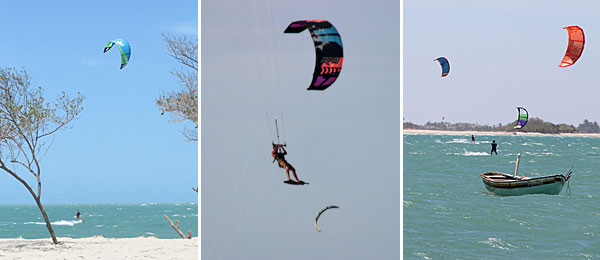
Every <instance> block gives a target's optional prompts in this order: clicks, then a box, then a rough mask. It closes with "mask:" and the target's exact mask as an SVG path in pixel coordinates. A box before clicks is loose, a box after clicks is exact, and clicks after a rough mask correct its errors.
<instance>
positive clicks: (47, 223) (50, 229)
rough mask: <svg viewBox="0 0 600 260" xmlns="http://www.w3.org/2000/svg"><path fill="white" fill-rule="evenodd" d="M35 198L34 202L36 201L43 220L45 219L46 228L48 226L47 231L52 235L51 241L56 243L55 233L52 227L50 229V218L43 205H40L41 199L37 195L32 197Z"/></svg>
mask: <svg viewBox="0 0 600 260" xmlns="http://www.w3.org/2000/svg"><path fill="white" fill-rule="evenodd" d="M34 199H35V203H37V206H38V208H40V211H41V212H42V216H44V221H46V228H48V231H49V232H50V236H52V242H53V243H54V244H55V245H57V244H58V239H56V235H55V234H54V229H52V225H51V224H50V219H49V218H48V214H46V210H45V209H44V206H42V201H41V200H40V199H38V198H37V197H34Z"/></svg>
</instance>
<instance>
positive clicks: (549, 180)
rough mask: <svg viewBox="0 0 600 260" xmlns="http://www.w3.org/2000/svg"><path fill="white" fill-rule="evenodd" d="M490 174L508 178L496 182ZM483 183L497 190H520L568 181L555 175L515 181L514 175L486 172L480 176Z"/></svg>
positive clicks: (559, 175) (561, 176) (560, 175)
mask: <svg viewBox="0 0 600 260" xmlns="http://www.w3.org/2000/svg"><path fill="white" fill-rule="evenodd" d="M490 174H495V175H499V176H503V177H506V178H507V179H503V180H502V181H498V180H494V179H492V178H490V176H489V175H490ZM480 176H481V179H482V181H483V183H484V184H485V185H487V186H490V187H493V188H496V189H518V188H528V187H535V186H543V185H550V184H554V183H556V182H560V183H561V184H562V185H564V183H565V182H566V181H567V180H568V178H567V177H565V176H564V175H562V174H554V175H546V176H540V177H534V178H528V179H515V178H514V177H513V176H512V175H509V174H506V173H500V172H486V173H482V174H480ZM517 177H525V176H517Z"/></svg>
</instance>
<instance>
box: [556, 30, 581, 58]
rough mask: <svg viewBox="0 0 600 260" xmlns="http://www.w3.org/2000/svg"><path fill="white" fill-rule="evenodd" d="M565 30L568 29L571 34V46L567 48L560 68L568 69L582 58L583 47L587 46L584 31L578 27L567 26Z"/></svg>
mask: <svg viewBox="0 0 600 260" xmlns="http://www.w3.org/2000/svg"><path fill="white" fill-rule="evenodd" d="M563 29H567V31H568V32H569V46H568V47H567V53H565V57H564V58H563V59H562V61H561V62H560V65H558V66H559V67H568V66H571V65H573V64H575V62H576V61H577V60H578V59H579V57H581V54H582V53H583V45H584V44H585V36H584V35H583V30H582V29H581V27H579V26H577V25H572V26H567V27H565V28H563Z"/></svg>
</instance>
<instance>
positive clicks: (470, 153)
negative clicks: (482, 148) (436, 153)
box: [454, 151, 489, 156]
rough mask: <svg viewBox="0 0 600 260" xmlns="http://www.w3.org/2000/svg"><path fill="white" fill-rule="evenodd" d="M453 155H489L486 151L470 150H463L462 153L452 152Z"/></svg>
mask: <svg viewBox="0 0 600 260" xmlns="http://www.w3.org/2000/svg"><path fill="white" fill-rule="evenodd" d="M454 154H455V155H464V156H482V155H489V154H488V153H484V152H471V151H464V152H463V153H454Z"/></svg>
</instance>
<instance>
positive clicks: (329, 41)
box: [283, 20, 344, 90]
mask: <svg viewBox="0 0 600 260" xmlns="http://www.w3.org/2000/svg"><path fill="white" fill-rule="evenodd" d="M307 28H308V31H309V32H310V36H311V37H312V39H313V42H314V44H315V52H316V55H317V58H316V64H315V71H314V72H313V79H312V82H311V83H310V86H309V87H308V90H325V89H326V88H328V87H329V86H331V84H333V82H335V80H336V79H337V78H338V77H339V75H340V71H341V70H342V63H343V61H344V53H343V46H342V38H341V37H340V34H339V33H338V31H337V30H336V29H335V27H333V25H332V24H331V23H329V22H328V21H326V20H302V21H295V22H292V23H291V24H290V25H289V26H288V27H287V28H286V29H285V31H283V33H300V32H302V31H304V30H305V29H307Z"/></svg>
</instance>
